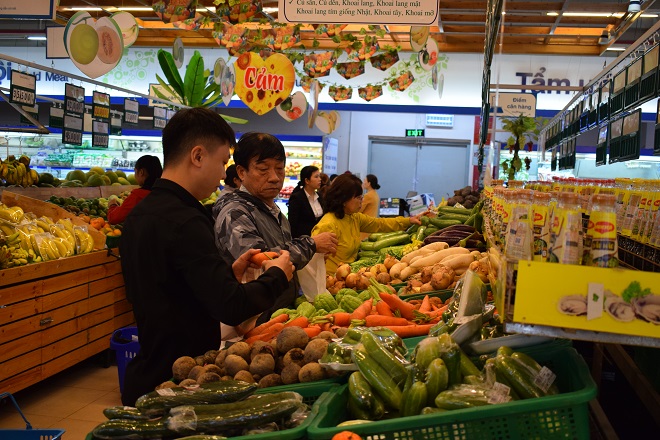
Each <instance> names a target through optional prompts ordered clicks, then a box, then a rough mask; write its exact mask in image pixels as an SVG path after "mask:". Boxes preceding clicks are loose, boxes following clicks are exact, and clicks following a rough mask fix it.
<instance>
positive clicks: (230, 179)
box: [225, 164, 241, 188]
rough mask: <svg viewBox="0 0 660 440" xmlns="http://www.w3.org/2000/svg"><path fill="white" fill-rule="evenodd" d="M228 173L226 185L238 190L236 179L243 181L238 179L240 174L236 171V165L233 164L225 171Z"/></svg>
mask: <svg viewBox="0 0 660 440" xmlns="http://www.w3.org/2000/svg"><path fill="white" fill-rule="evenodd" d="M225 172H226V173H227V176H226V177H225V185H227V186H231V187H232V188H238V185H236V183H235V182H234V179H238V180H241V178H240V177H238V172H237V171H236V165H235V164H231V165H229V166H228V167H227V169H226V170H225Z"/></svg>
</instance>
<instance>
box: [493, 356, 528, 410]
mask: <svg viewBox="0 0 660 440" xmlns="http://www.w3.org/2000/svg"><path fill="white" fill-rule="evenodd" d="M486 368H487V369H491V368H492V370H493V371H494V373H495V381H496V382H499V383H501V384H502V385H506V386H508V387H509V396H511V400H520V395H519V394H518V393H517V392H516V390H515V388H513V386H512V385H511V382H509V379H507V378H506V377H505V376H504V375H503V374H502V372H501V371H500V370H498V369H497V368H496V367H495V358H490V359H488V360H487V361H486Z"/></svg>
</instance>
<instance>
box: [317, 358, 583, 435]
mask: <svg viewBox="0 0 660 440" xmlns="http://www.w3.org/2000/svg"><path fill="white" fill-rule="evenodd" d="M535 358H536V360H537V361H539V362H540V363H541V364H542V365H546V366H548V367H549V368H550V369H551V370H552V371H553V372H555V374H556V375H557V385H558V387H559V389H560V391H561V393H562V394H558V395H555V396H545V397H542V398H537V399H527V400H519V401H516V402H509V403H504V404H499V405H492V406H484V407H478V408H470V409H462V410H456V411H448V412H445V413H436V414H426V415H419V416H412V417H402V418H397V419H389V420H379V421H376V422H372V423H367V424H363V425H352V426H348V427H337V426H336V425H337V424H338V423H341V422H343V421H345V420H347V412H346V401H347V398H348V386H346V385H344V386H342V387H340V388H335V389H334V390H332V391H331V392H330V393H329V396H328V398H327V399H325V400H324V404H323V405H322V406H321V407H320V409H321V411H320V413H319V415H318V417H316V418H315V419H314V420H313V421H312V424H311V426H310V427H309V429H308V431H307V436H308V438H309V439H310V440H327V439H331V438H332V436H333V435H335V434H336V433H338V432H341V431H344V430H350V431H352V432H355V433H356V434H358V435H360V436H361V437H362V439H363V440H395V439H396V440H426V439H432V440H445V439H446V440H450V439H451V440H463V439H479V440H485V439H491V440H505V439H507V440H508V439H531V438H534V439H566V438H569V439H585V440H586V439H589V411H588V402H589V401H590V400H591V399H593V398H595V397H596V384H595V383H594V381H593V379H592V378H591V375H590V374H589V369H588V367H587V365H586V363H585V362H584V359H582V357H581V356H580V355H578V353H577V351H575V349H573V348H567V347H558V348H557V349H556V350H546V351H545V352H543V353H538V355H536V356H535Z"/></svg>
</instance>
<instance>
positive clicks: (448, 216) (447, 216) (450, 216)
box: [440, 213, 470, 224]
mask: <svg viewBox="0 0 660 440" xmlns="http://www.w3.org/2000/svg"><path fill="white" fill-rule="evenodd" d="M469 217H470V215H469V213H468V214H465V215H463V214H443V215H442V216H441V217H440V220H459V221H460V222H461V223H463V224H465V221H466V220H467V219H468V218H469Z"/></svg>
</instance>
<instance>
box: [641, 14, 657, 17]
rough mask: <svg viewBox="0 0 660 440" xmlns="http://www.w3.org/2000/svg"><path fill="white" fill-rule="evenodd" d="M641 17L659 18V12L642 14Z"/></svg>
mask: <svg viewBox="0 0 660 440" xmlns="http://www.w3.org/2000/svg"><path fill="white" fill-rule="evenodd" d="M640 17H641V18H658V14H642V15H640Z"/></svg>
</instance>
